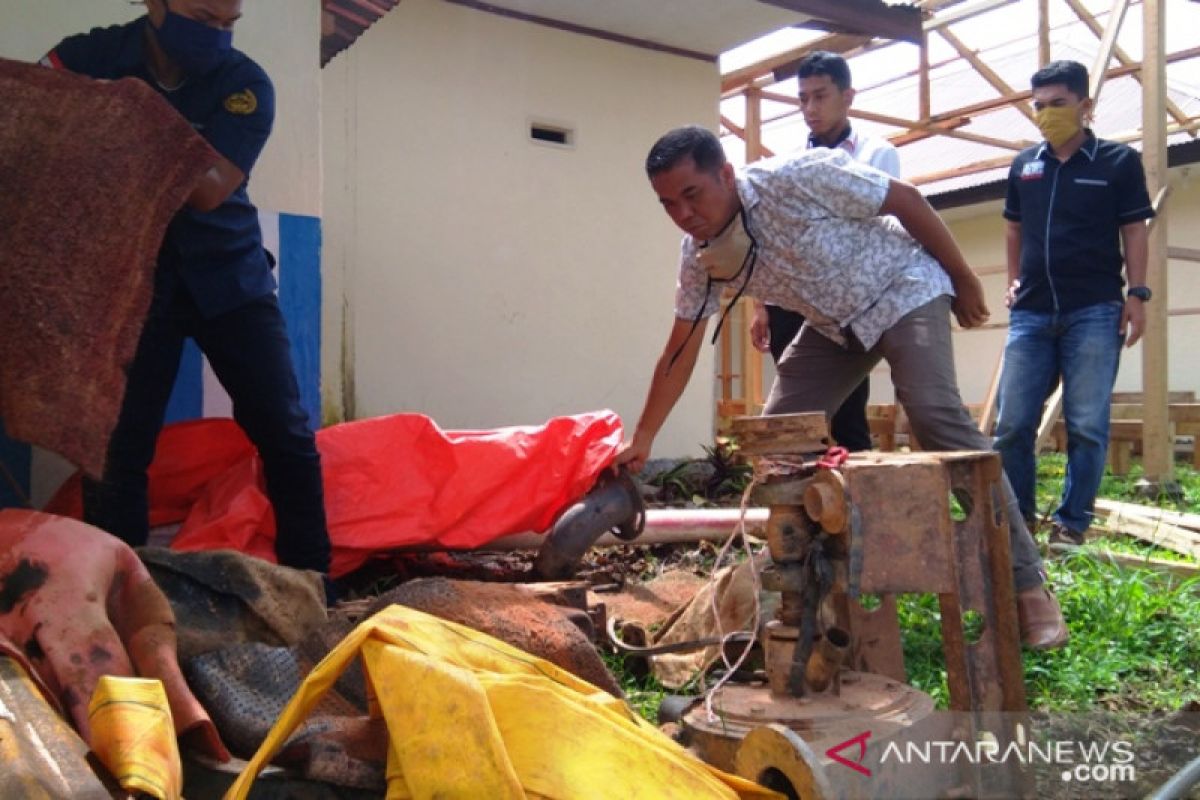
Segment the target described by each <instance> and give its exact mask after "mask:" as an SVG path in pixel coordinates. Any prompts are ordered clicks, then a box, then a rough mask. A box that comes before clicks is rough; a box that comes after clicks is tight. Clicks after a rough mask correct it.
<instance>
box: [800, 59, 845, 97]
mask: <svg viewBox="0 0 1200 800" xmlns="http://www.w3.org/2000/svg"><path fill="white" fill-rule="evenodd" d="M814 75H828V76H829V80H831V81H833V85H834V86H836V87H837V88H838V89H839V90H840V91H843V92H844V91H846V90H847V89H849V88H850V65H849V64H847V63H846V59H844V58H842V57H841V56H839V55H838V54H837V53H830V52H829V51H828V50H816V51H814V52H812V53H809V54H808V55H806V56H805V57H804V59H803V60H802V61H801V62H800V66H798V67H796V80H801V79H803V78H811V77H813V76H814Z"/></svg>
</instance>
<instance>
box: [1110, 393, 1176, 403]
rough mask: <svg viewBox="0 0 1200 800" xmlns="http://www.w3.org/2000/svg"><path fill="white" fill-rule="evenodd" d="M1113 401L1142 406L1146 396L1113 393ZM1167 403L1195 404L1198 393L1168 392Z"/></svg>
mask: <svg viewBox="0 0 1200 800" xmlns="http://www.w3.org/2000/svg"><path fill="white" fill-rule="evenodd" d="M1112 401H1113V403H1137V404H1139V405H1140V404H1141V403H1143V402H1144V401H1145V396H1144V395H1143V394H1142V393H1141V392H1113V393H1112ZM1167 402H1169V403H1195V402H1196V393H1195V392H1193V391H1190V390H1188V391H1175V392H1168V393H1167Z"/></svg>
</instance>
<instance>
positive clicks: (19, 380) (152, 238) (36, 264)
mask: <svg viewBox="0 0 1200 800" xmlns="http://www.w3.org/2000/svg"><path fill="white" fill-rule="evenodd" d="M0 97H3V98H4V102H3V103H0V175H3V179H2V180H3V184H2V185H3V191H0V220H3V224H0V418H3V420H4V425H5V428H6V429H7V432H8V434H9V435H10V436H12V437H14V438H17V439H21V440H23V441H26V442H30V443H33V444H38V445H41V446H43V447H46V448H48V449H50V450H53V451H55V452H57V453H59V454H61V455H63V456H64V457H66V458H67V459H68V460H70V461H72V462H74V463H76V464H78V465H79V466H80V467H82V468H83V469H84V470H86V471H87V472H89V473H91V474H94V475H99V474H100V473H101V471H102V470H103V467H104V457H105V450H106V447H107V444H108V439H109V436H110V435H111V433H112V430H113V427H114V426H115V425H116V421H117V414H118V412H119V410H120V407H121V400H122V398H123V397H124V394H125V369H126V367H127V365H128V364H129V362H130V361H131V360H132V358H133V353H134V349H135V347H136V345H137V340H138V335H139V334H140V332H141V326H142V321H143V319H144V318H145V314H146V310H147V309H148V308H149V305H150V295H151V290H152V286H153V274H154V267H155V263H156V257H157V254H158V249H159V245H160V244H161V242H162V239H163V234H164V232H165V231H166V227H167V223H168V222H169V221H170V219H171V217H172V215H173V214H174V213H175V212H176V211H177V210H178V209H179V208H180V207H181V206H182V205H183V204H184V201H185V200H186V198H187V196H188V195H189V194H190V193H191V191H192V189H193V188H194V187H195V186H196V184H197V182H198V181H199V179H200V177H201V176H202V175H203V174H204V173H205V172H206V171H207V170H208V169H209V168H210V167H211V166H212V165H213V164H215V163H216V158H217V156H216V153H214V152H213V151H212V149H211V148H210V147H209V146H208V145H207V144H206V143H205V142H204V140H203V139H201V138H200V137H199V136H198V135H197V134H196V133H195V132H194V131H192V129H191V127H190V126H189V125H188V123H187V122H186V121H185V120H184V119H183V118H182V117H181V116H179V115H178V114H177V113H176V112H175V111H174V110H173V109H172V108H171V107H170V106H169V105H168V104H167V103H166V101H164V100H163V99H162V98H161V97H159V96H158V95H157V94H156V93H155V92H154V90H153V89H151V88H150V87H149V86H147V85H146V84H145V83H144V82H142V81H139V80H133V79H128V80H121V81H115V82H100V81H94V80H91V79H89V78H84V77H81V76H78V75H72V74H68V73H64V72H59V71H57V70H50V69H46V68H44V67H40V66H37V65H33V64H22V63H19V62H15V61H8V60H6V59H0Z"/></svg>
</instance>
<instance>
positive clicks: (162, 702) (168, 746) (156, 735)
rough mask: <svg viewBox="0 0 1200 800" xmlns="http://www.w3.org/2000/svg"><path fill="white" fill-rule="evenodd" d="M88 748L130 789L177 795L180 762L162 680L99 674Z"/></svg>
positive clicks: (172, 798) (161, 798)
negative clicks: (90, 743)
mask: <svg viewBox="0 0 1200 800" xmlns="http://www.w3.org/2000/svg"><path fill="white" fill-rule="evenodd" d="M88 721H89V722H90V723H91V725H92V749H93V750H94V751H95V752H96V757H97V758H99V759H100V763H102V764H104V766H106V767H108V771H109V772H111V773H112V774H113V776H114V777H115V778H116V779H117V783H119V784H121V788H123V789H126V790H127V791H130V792H142V793H144V794H148V795H150V796H151V797H156V798H158V800H179V798H180V796H181V794H182V791H183V767H182V766H181V765H180V762H179V745H178V743H177V742H176V741H175V723H174V722H173V721H172V720H171V706H170V705H168V704H167V693H166V692H165V691H164V690H163V685H162V681H160V680H158V679H157V678H123V677H118V676H115V675H104V676H101V678H100V681H99V682H98V683H97V684H96V690H95V692H93V693H92V700H91V702H90V703H89V704H88Z"/></svg>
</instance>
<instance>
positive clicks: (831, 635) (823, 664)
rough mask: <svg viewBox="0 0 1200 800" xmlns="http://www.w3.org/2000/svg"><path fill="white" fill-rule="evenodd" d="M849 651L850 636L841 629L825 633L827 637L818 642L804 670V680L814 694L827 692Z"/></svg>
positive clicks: (832, 629) (833, 629)
mask: <svg viewBox="0 0 1200 800" xmlns="http://www.w3.org/2000/svg"><path fill="white" fill-rule="evenodd" d="M849 649H850V634H848V633H846V632H845V631H844V630H842V629H841V628H830V629H829V630H827V631H825V635H824V636H822V637H821V638H820V639H818V640H817V644H816V646H815V647H814V648H813V652H812V655H811V656H809V658H808V664H807V665H806V666H805V669H804V680H805V681H807V682H808V687H809V688H810V689H812V690H813V691H814V692H823V691H825V689H826V688H827V687H828V686H829V684H830V683H832V682H833V678H834V676H835V675H837V673H838V670H839V669H841V668H842V662H843V661H845V660H846V651H847V650H849Z"/></svg>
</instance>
